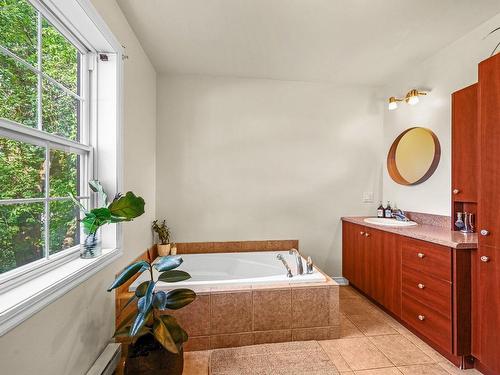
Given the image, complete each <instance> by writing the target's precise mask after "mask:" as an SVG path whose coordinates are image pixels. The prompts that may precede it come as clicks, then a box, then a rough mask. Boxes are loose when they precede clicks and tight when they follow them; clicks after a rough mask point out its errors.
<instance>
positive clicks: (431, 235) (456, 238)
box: [342, 216, 478, 249]
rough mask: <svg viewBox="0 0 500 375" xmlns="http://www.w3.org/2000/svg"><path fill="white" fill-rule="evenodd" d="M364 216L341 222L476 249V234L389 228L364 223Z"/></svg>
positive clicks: (435, 228)
mask: <svg viewBox="0 0 500 375" xmlns="http://www.w3.org/2000/svg"><path fill="white" fill-rule="evenodd" d="M365 218H366V216H358V217H343V218H342V221H347V222H349V223H353V224H358V225H362V226H364V227H368V228H373V229H378V230H380V231H384V232H389V233H395V234H399V235H401V236H405V237H410V238H415V239H417V240H422V241H427V242H432V243H435V244H438V245H443V246H447V247H452V248H455V249H477V242H478V238H477V233H468V234H465V233H461V232H455V231H452V230H450V229H448V228H445V227H442V226H435V225H428V224H418V225H416V226H412V227H389V226H381V225H376V224H369V223H365V222H364V219H365Z"/></svg>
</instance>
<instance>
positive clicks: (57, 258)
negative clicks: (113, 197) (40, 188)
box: [0, 0, 96, 293]
mask: <svg viewBox="0 0 500 375" xmlns="http://www.w3.org/2000/svg"><path fill="white" fill-rule="evenodd" d="M25 1H27V2H28V3H30V2H31V5H32V6H33V7H34V9H35V10H36V11H37V38H38V40H37V57H38V61H37V64H36V66H33V65H32V64H30V63H29V62H27V61H25V60H24V59H22V58H20V57H18V56H17V55H15V54H14V53H12V52H11V51H9V50H8V49H6V48H5V47H3V46H2V45H0V53H2V54H4V55H6V56H8V57H10V58H11V59H13V60H15V61H16V62H17V63H18V64H20V65H21V66H23V68H25V69H28V70H30V71H31V72H33V73H34V74H36V76H37V79H38V85H37V128H31V127H28V126H25V125H23V124H19V123H16V122H14V121H10V120H8V119H3V118H0V137H4V138H8V139H11V140H14V141H20V142H24V143H28V144H32V145H36V146H40V147H44V148H45V189H44V190H45V192H44V197H43V198H19V199H0V204H1V205H13V204H29V203H43V204H44V220H43V227H44V230H43V235H44V237H45V238H44V241H43V242H44V247H43V257H42V258H41V259H38V260H36V261H33V262H30V263H27V264H25V265H22V266H20V267H16V268H14V269H12V270H10V271H7V272H5V273H3V274H0V293H2V292H3V291H6V290H8V289H10V288H12V287H15V286H16V285H19V283H20V282H25V281H26V280H29V279H31V278H34V277H37V276H38V275H40V274H42V273H45V272H47V271H49V270H51V269H54V268H55V267H57V266H59V265H61V264H64V263H66V262H69V261H71V260H74V259H76V258H78V256H79V250H80V244H76V245H75V246H72V247H70V248H68V249H64V250H61V249H50V238H49V236H50V232H49V226H50V203H51V202H54V201H62V200H67V201H70V199H69V198H68V197H55V198H51V197H50V186H49V183H50V178H49V177H50V165H49V163H50V151H51V150H61V151H65V152H71V153H76V154H78V155H80V157H81V158H80V162H81V164H82V165H81V166H80V181H78V183H79V191H80V193H81V194H80V195H79V196H78V197H77V199H79V200H82V203H84V205H85V206H87V207H90V208H92V207H93V206H94V204H95V203H94V202H93V201H92V200H91V194H90V192H89V189H88V185H87V181H89V180H91V179H93V178H94V168H93V164H94V163H93V158H94V145H93V144H92V142H91V140H92V138H91V135H92V134H93V133H94V132H95V129H96V124H95V121H92V116H91V111H95V108H91V105H90V103H91V95H90V89H89V88H90V87H91V82H92V81H95V74H94V72H93V71H92V70H89V65H95V64H94V63H93V61H90V59H95V56H96V52H95V51H94V50H92V49H91V48H89V47H87V46H84V45H83V44H82V43H81V42H80V41H79V40H78V39H77V38H76V37H75V36H74V35H73V34H72V33H71V32H70V31H69V30H68V29H67V28H66V27H65V26H64V25H63V24H62V23H61V22H59V20H58V19H57V18H56V17H55V16H54V15H53V14H52V12H50V10H49V9H47V7H46V6H44V5H43V4H42V3H40V2H39V1H31V0H25ZM43 18H45V19H46V20H47V21H48V22H49V23H50V24H52V26H53V27H55V28H56V29H57V31H58V32H59V33H61V35H62V36H64V37H65V38H66V39H67V40H68V41H69V42H70V43H71V44H72V45H73V46H74V47H75V48H76V49H77V50H78V52H79V53H80V71H79V72H78V74H79V82H80V87H79V88H78V89H79V92H78V93H74V92H73V91H71V90H70V89H68V88H67V87H66V86H64V85H63V84H61V83H59V82H58V81H57V80H55V79H53V78H52V77H50V76H49V75H47V74H46V73H45V72H43V69H42V38H41V30H42V19H43ZM43 80H47V81H49V82H50V83H51V84H53V85H55V86H56V87H58V88H59V89H61V90H62V91H64V92H65V93H66V94H67V95H69V96H71V97H72V98H74V99H76V100H78V101H79V102H80V113H79V114H78V115H79V119H78V121H79V123H80V132H79V139H80V141H72V140H70V139H68V138H65V137H61V136H58V135H54V134H50V133H47V132H45V131H43V129H42V123H43V119H42V90H43V88H42V81H43ZM82 235H83V232H82V231H81V230H80V236H79V237H80V238H81V237H82ZM53 250H57V252H56V253H55V254H52V255H51V254H50V252H51V251H53Z"/></svg>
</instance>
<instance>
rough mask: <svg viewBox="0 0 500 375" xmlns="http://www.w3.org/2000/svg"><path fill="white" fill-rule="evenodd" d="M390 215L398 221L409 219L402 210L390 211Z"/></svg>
mask: <svg viewBox="0 0 500 375" xmlns="http://www.w3.org/2000/svg"><path fill="white" fill-rule="evenodd" d="M392 217H393V218H394V219H396V220H398V221H410V219H408V217H407V216H406V214H405V213H404V211H403V210H394V211H392Z"/></svg>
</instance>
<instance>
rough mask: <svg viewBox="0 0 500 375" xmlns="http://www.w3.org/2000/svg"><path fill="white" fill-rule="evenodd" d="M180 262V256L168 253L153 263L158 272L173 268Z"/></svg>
mask: <svg viewBox="0 0 500 375" xmlns="http://www.w3.org/2000/svg"><path fill="white" fill-rule="evenodd" d="M181 264H182V258H181V257H180V256H174V255H168V256H166V257H161V258H158V260H157V261H156V262H155V263H154V264H153V266H154V268H156V269H157V270H158V271H159V272H163V271H170V270H173V269H174V268H177V267H179V266H180V265H181Z"/></svg>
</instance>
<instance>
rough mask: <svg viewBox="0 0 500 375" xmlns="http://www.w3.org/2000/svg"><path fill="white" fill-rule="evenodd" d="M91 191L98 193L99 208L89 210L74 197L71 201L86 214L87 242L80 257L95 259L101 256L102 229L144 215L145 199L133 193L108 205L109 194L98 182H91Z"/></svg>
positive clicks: (84, 242) (116, 198)
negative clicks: (104, 226) (106, 225)
mask: <svg viewBox="0 0 500 375" xmlns="http://www.w3.org/2000/svg"><path fill="white" fill-rule="evenodd" d="M89 187H90V189H91V190H92V191H93V192H95V193H97V205H98V206H99V207H98V208H93V209H91V210H87V209H86V208H85V207H84V206H83V205H82V204H81V203H80V202H79V201H78V200H77V199H76V198H75V197H73V195H71V194H70V196H71V199H73V202H74V203H75V205H76V206H78V207H79V208H80V210H81V211H82V212H83V213H84V215H85V217H84V218H83V219H81V223H82V224H83V231H84V233H85V234H86V237H85V240H84V241H83V243H82V244H81V250H80V257H82V258H86V259H87V258H95V257H97V256H99V255H101V250H102V249H101V236H100V228H101V227H102V226H103V225H105V224H109V223H120V222H122V221H131V220H133V219H135V218H136V217H139V216H141V215H142V214H143V213H144V204H145V203H144V199H142V198H141V197H138V196H136V195H135V194H134V193H132V192H131V191H129V192H127V193H126V194H125V195H121V194H117V195H116V196H115V198H114V199H113V201H112V202H111V203H110V204H109V205H108V202H107V194H106V193H105V192H104V189H103V187H102V185H101V183H100V182H99V181H98V180H92V181H90V182H89Z"/></svg>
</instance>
